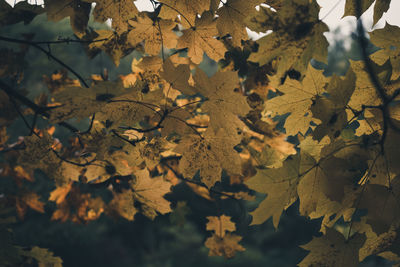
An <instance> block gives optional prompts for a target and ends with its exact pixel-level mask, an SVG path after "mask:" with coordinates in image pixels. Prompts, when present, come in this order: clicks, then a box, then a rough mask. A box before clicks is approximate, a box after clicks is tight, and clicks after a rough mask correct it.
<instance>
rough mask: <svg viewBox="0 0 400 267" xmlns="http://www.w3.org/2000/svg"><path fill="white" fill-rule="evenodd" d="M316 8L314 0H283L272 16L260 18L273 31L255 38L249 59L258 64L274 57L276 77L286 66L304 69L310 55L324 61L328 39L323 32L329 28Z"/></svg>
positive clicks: (269, 60) (310, 57) (288, 68)
mask: <svg viewBox="0 0 400 267" xmlns="http://www.w3.org/2000/svg"><path fill="white" fill-rule="evenodd" d="M318 12H319V6H318V4H317V2H316V1H315V0H313V1H302V0H295V1H292V0H286V1H284V3H283V5H282V8H281V9H280V10H279V12H278V13H277V16H274V17H275V18H272V19H271V16H265V20H264V21H263V22H261V23H262V24H263V25H265V26H263V27H266V29H270V27H271V26H272V30H273V32H272V33H271V34H268V35H267V36H264V37H262V38H260V39H259V40H257V43H258V44H259V48H258V51H257V52H256V53H252V54H251V55H250V57H249V60H250V61H253V62H258V63H259V64H260V65H264V64H267V63H270V62H272V61H273V60H277V61H278V62H277V64H278V66H277V75H278V77H281V76H283V74H284V73H285V72H286V71H288V70H290V69H294V70H296V71H298V72H300V73H304V71H306V69H307V66H308V64H309V62H310V60H311V59H312V58H314V59H316V60H318V61H320V62H326V57H327V47H328V41H327V40H326V38H325V36H324V35H323V33H324V32H326V31H328V30H329V28H328V26H327V25H326V24H325V23H323V22H322V21H320V20H319V18H318ZM264 22H266V23H267V24H264Z"/></svg>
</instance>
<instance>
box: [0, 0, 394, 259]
mask: <svg viewBox="0 0 400 267" xmlns="http://www.w3.org/2000/svg"><path fill="white" fill-rule="evenodd" d="M151 2H152V4H153V6H154V11H153V12H140V11H138V10H137V8H136V6H135V5H134V2H133V1H129V0H123V1H122V0H121V1H111V0H94V1H92V0H90V1H89V0H84V1H81V0H73V1H70V2H69V3H68V4H67V5H65V4H64V2H63V1H59V0H46V1H45V3H44V6H43V7H42V6H36V5H30V4H28V3H27V2H21V3H18V4H17V5H15V6H14V7H13V8H12V7H11V6H9V5H8V4H7V3H6V2H5V1H0V7H1V10H2V11H1V12H0V18H1V23H0V25H1V26H2V27H6V26H7V25H11V24H15V23H18V22H24V23H30V22H31V21H32V19H33V18H34V17H35V16H37V15H39V14H42V13H46V14H47V18H48V20H49V21H53V22H55V21H59V20H61V19H63V18H65V17H69V18H70V25H71V29H72V31H73V33H74V37H73V38H61V39H58V40H46V41H42V40H36V39H35V36H34V34H24V35H22V36H20V37H19V38H14V37H11V36H5V35H4V36H0V41H1V42H2V44H3V43H4V44H5V43H7V44H14V45H13V46H6V45H4V47H3V48H1V49H0V54H1V55H2V57H1V61H0V78H1V80H0V89H1V91H0V97H1V98H0V101H1V102H0V111H1V113H0V145H1V147H0V152H1V154H2V161H1V169H0V170H1V172H0V175H1V179H2V184H4V185H5V186H4V189H1V190H2V191H1V192H0V193H1V197H0V204H1V207H2V210H1V214H0V215H1V216H2V217H1V221H0V225H1V228H0V231H1V233H2V237H3V236H4V238H2V241H1V242H2V243H1V249H2V252H1V254H0V257H1V258H0V259H1V261H2V262H4V264H5V265H6V266H15V265H18V264H19V265H22V264H30V263H32V262H34V263H37V265H39V266H61V264H62V260H61V259H60V258H58V257H55V256H53V253H52V252H49V251H48V250H47V249H44V248H39V247H36V246H35V247H32V248H27V247H21V246H18V245H17V244H14V243H13V239H12V233H11V230H10V227H11V225H12V223H13V222H14V221H15V220H16V218H15V217H14V215H15V214H16V215H17V216H18V219H19V220H23V219H24V217H25V216H26V214H27V213H28V212H29V210H30V209H32V210H34V211H35V212H39V213H51V219H52V220H55V221H61V222H66V221H71V222H73V223H77V224H88V223H90V222H92V221H96V220H98V219H99V218H100V217H103V216H109V217H112V218H116V219H117V218H120V217H122V219H123V220H129V221H133V220H135V218H137V216H139V215H138V214H141V215H142V216H146V217H148V218H150V219H151V220H154V219H155V218H156V217H157V216H159V215H161V214H168V213H171V212H172V213H171V214H173V215H172V216H171V221H173V222H175V223H176V224H184V223H185V214H186V213H187V212H188V211H187V207H185V205H184V202H177V201H173V200H171V196H172V195H173V194H174V192H173V190H174V188H177V187H178V186H180V185H182V184H185V185H187V187H186V188H191V189H192V190H193V192H195V193H196V194H198V195H199V196H200V197H202V198H204V199H207V200H208V201H210V202H213V203H215V206H217V207H218V206H220V205H221V203H224V202H226V201H229V202H230V203H232V205H237V207H238V208H239V209H241V213H243V214H244V215H243V216H236V217H235V216H231V214H229V212H227V211H224V210H222V209H218V211H216V212H213V213H210V214H209V215H210V216H207V219H208V223H207V224H206V225H205V226H204V228H206V229H207V230H208V231H211V232H212V236H211V237H208V238H207V240H206V241H205V246H206V247H207V248H208V249H209V255H210V256H224V257H226V258H231V257H234V256H235V254H236V253H238V252H241V251H244V250H245V248H244V247H243V246H242V245H241V244H240V241H241V239H242V237H241V236H240V235H239V234H238V233H233V232H235V231H236V230H237V226H238V225H243V224H247V220H246V218H247V215H246V210H245V208H244V204H247V203H249V202H252V201H254V200H255V195H256V194H255V192H260V193H263V194H266V196H265V199H264V200H263V201H261V203H260V204H259V205H258V207H257V208H255V209H254V210H253V211H251V212H250V215H251V216H252V222H251V224H252V225H254V224H261V223H263V222H265V221H266V220H268V219H269V218H272V221H273V225H274V226H275V228H278V226H279V222H280V217H281V214H282V213H283V211H285V210H287V209H288V208H289V207H291V206H292V205H293V204H294V203H299V212H300V214H301V215H303V216H305V217H308V218H311V219H316V218H320V219H321V225H320V231H321V233H322V235H321V236H319V237H315V238H314V239H313V240H311V241H310V242H309V243H307V244H304V245H303V246H302V248H304V249H306V250H309V251H310V253H309V254H308V255H307V256H306V257H305V258H304V259H303V261H301V262H300V263H299V266H357V265H358V263H359V261H362V260H364V258H366V257H367V256H369V255H380V256H382V257H385V258H388V259H389V260H393V261H400V258H399V257H400V255H399V254H398V244H397V240H398V238H399V237H398V229H399V227H400V225H399V223H400V221H399V215H398V214H399V206H398V200H399V194H400V187H399V179H400V178H398V175H399V174H400V167H399V165H398V164H397V161H398V160H399V156H400V155H399V153H400V152H399V151H400V149H399V147H400V143H399V142H400V141H399V140H400V124H399V120H400V116H399V111H398V108H399V106H398V95H399V92H400V89H399V88H398V84H399V73H400V70H399V66H400V63H399V58H400V52H399V47H398V46H397V43H398V39H399V31H400V30H399V28H398V27H397V26H393V25H389V24H386V26H385V27H384V28H383V29H380V30H375V31H373V32H371V33H370V36H371V42H372V43H373V44H374V45H376V46H377V47H379V48H380V49H379V50H378V51H374V52H375V53H373V54H372V55H371V58H370V57H369V55H368V53H369V51H370V49H368V47H367V46H368V43H367V40H366V38H365V33H364V30H363V28H362V23H360V24H359V27H358V33H357V36H358V41H359V44H360V48H361V54H362V56H363V60H362V61H351V62H350V68H349V69H348V70H347V72H346V74H345V75H344V76H343V77H340V76H336V75H333V76H332V77H325V76H324V75H323V71H322V70H318V69H316V68H314V67H313V65H312V64H310V62H311V61H312V60H317V61H320V62H326V60H327V47H328V43H327V41H326V39H325V37H324V35H323V33H324V32H326V31H328V27H327V26H326V25H325V24H324V23H323V22H322V21H321V20H320V19H319V17H318V15H319V6H318V4H317V2H316V1H315V0H311V1H310V0H278V1H276V0H267V1H257V0H252V1H239V0H228V1H226V2H221V3H220V2H219V1H215V0H196V1H183V0H177V1H172V0H162V1H161V0H160V1H151ZM372 2H373V1H363V2H362V1H356V0H354V1H351V0H347V1H346V11H345V15H355V16H357V17H360V16H361V14H362V12H364V11H365V10H366V9H367V8H368V7H369V6H370V5H371V4H372ZM91 3H96V5H95V6H94V5H91ZM389 3H390V1H383V0H381V1H377V3H376V5H375V13H374V22H377V21H378V20H379V18H380V17H381V16H382V14H383V12H385V11H386V10H387V8H388V6H389ZM260 4H261V6H260ZM265 4H266V5H265ZM256 7H258V8H256ZM91 12H92V13H93V17H94V20H95V21H97V22H100V23H103V22H105V21H107V20H109V19H111V21H112V23H111V27H112V28H111V29H110V28H105V27H104V26H102V27H96V26H94V27H91V26H88V23H89V18H90V14H91ZM246 27H248V28H249V29H252V30H254V31H256V32H266V31H268V30H272V33H270V34H268V35H266V36H265V37H263V38H261V39H259V40H257V41H256V42H255V41H252V40H249V39H248V38H247V35H246ZM387 36H390V38H388V37H387ZM65 43H78V44H79V45H81V46H82V48H83V49H84V51H85V52H86V53H87V56H88V58H89V59H93V58H94V57H96V55H98V54H99V53H102V52H104V53H106V54H108V55H109V57H110V58H111V59H112V61H113V62H114V64H115V65H116V66H118V65H119V64H120V62H121V60H122V59H123V58H125V57H127V56H129V55H132V53H134V52H135V53H140V54H141V58H140V59H136V58H135V59H133V60H132V64H131V71H130V73H128V74H124V75H120V76H119V77H118V78H117V79H110V77H109V73H108V71H107V70H105V71H103V72H102V73H101V74H100V75H99V74H95V73H94V74H93V75H91V76H90V77H86V76H84V75H82V74H81V73H80V72H78V71H76V68H75V67H74V66H71V65H70V64H67V63H65V62H64V61H63V60H60V59H59V58H58V57H57V54H55V53H54V50H52V47H54V46H57V45H59V44H65ZM15 44H19V46H15ZM32 49H34V50H35V51H36V52H40V53H42V54H43V55H45V56H46V57H47V58H48V59H50V60H52V61H53V62H55V63H57V64H58V65H59V69H58V70H55V72H54V73H53V74H52V75H44V76H43V85H45V86H47V90H46V92H44V93H41V94H40V95H38V96H32V94H30V93H31V92H32V91H31V89H30V88H29V86H30V84H24V70H25V64H27V62H29V56H28V54H29V53H30V51H31V50H32ZM367 50H369V51H367ZM72 56H73V55H71V57H72ZM206 58H209V59H212V60H214V61H216V62H218V64H219V68H218V71H217V72H216V73H215V74H213V75H207V74H206V73H205V72H204V71H203V70H202V69H201V68H200V67H199V66H200V64H201V62H202V61H203V60H204V59H206ZM28 75H29V74H28ZM22 85H25V86H26V87H27V88H24V86H22ZM277 118H284V120H285V121H284V124H283V127H284V132H285V133H282V132H280V131H278V130H277V128H278V126H277V123H276V119H277ZM17 120H22V122H23V123H24V124H25V126H26V129H27V131H26V130H25V134H24V136H20V137H19V138H18V139H16V137H15V136H12V135H11V134H9V133H10V132H12V126H13V124H14V123H15V122H16V121H17ZM77 121H78V122H79V121H80V123H77ZM82 125H84V126H86V128H85V127H82ZM84 128H85V129H84ZM65 130H67V131H69V132H70V134H69V138H58V134H59V132H61V131H62V132H65ZM289 136H290V137H291V138H290V140H292V142H289V141H288V140H289V138H288V137H289ZM38 171H40V172H43V173H45V174H46V176H47V177H48V180H49V183H52V184H53V185H54V187H53V188H52V189H51V190H49V192H48V194H47V195H46V194H43V193H42V192H39V191H38V190H35V186H34V183H35V175H34V173H37V172H38ZM238 232H240V234H242V233H243V231H242V230H240V231H238ZM3 251H4V253H3Z"/></svg>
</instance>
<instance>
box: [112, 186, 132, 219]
mask: <svg viewBox="0 0 400 267" xmlns="http://www.w3.org/2000/svg"><path fill="white" fill-rule="evenodd" d="M133 194H134V193H133V192H132V190H123V191H122V192H121V193H113V195H114V197H113V199H112V200H111V201H110V203H108V206H107V210H106V212H107V213H109V214H118V215H119V216H121V217H123V218H125V219H127V220H128V221H133V219H134V217H135V214H136V213H137V209H136V208H135V206H134V195H133Z"/></svg>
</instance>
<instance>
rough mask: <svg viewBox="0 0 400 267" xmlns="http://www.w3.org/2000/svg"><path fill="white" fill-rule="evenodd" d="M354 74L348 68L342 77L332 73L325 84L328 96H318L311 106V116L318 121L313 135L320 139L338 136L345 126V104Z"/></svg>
mask: <svg viewBox="0 0 400 267" xmlns="http://www.w3.org/2000/svg"><path fill="white" fill-rule="evenodd" d="M355 82H356V76H355V74H354V72H353V71H352V70H351V69H349V70H348V71H347V74H346V76H345V77H344V79H341V78H339V77H338V76H336V75H334V76H333V77H332V78H331V79H330V81H329V84H328V86H327V89H326V91H327V93H328V94H329V97H327V98H325V97H322V98H319V99H317V100H316V101H315V103H314V104H313V106H312V107H311V112H312V114H313V117H315V118H317V119H319V120H320V121H321V122H322V123H320V124H319V125H318V126H317V127H316V128H315V130H314V132H313V137H314V138H315V139H317V140H321V139H322V138H323V137H324V136H326V135H328V136H329V137H330V138H331V140H333V139H335V138H337V137H339V135H340V133H341V131H342V129H343V128H344V127H345V126H347V113H346V109H347V104H348V102H349V101H350V97H351V96H352V94H353V92H354V88H355Z"/></svg>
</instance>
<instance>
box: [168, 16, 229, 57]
mask: <svg viewBox="0 0 400 267" xmlns="http://www.w3.org/2000/svg"><path fill="white" fill-rule="evenodd" d="M216 26H217V21H216V20H215V19H214V18H213V15H212V14H211V13H210V12H204V13H203V14H202V16H201V18H198V17H196V21H195V24H194V26H193V27H191V28H189V29H186V30H183V31H182V33H183V35H182V36H181V37H179V39H178V44H177V46H176V48H177V49H181V48H187V49H188V57H189V58H190V60H191V61H192V62H193V63H195V64H199V63H200V62H201V61H202V60H203V54H204V53H206V54H207V56H208V57H209V58H211V59H213V60H215V61H219V60H220V59H222V58H224V55H225V52H226V48H225V46H224V45H223V44H222V42H221V41H219V40H217V39H215V38H214V37H215V36H217V35H218V30H217V27H216Z"/></svg>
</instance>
